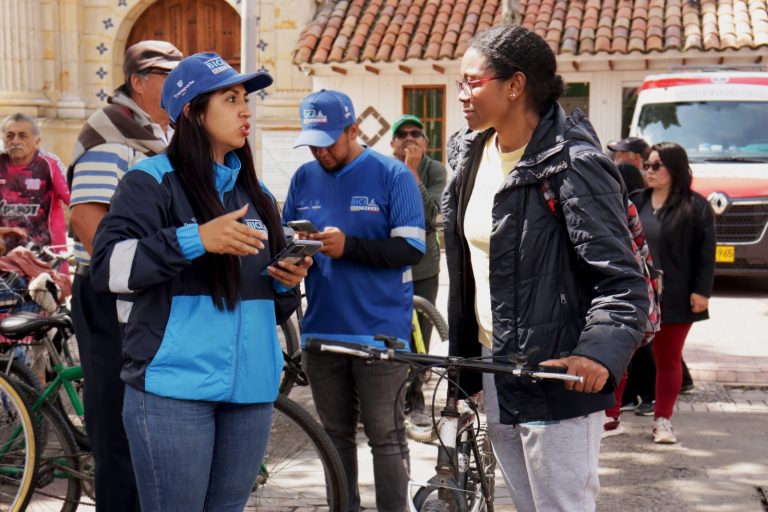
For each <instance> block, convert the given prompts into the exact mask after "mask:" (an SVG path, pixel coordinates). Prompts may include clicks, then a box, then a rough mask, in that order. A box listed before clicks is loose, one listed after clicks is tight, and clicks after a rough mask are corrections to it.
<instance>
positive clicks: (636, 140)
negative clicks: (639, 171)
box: [608, 137, 649, 156]
mask: <svg viewBox="0 0 768 512" xmlns="http://www.w3.org/2000/svg"><path fill="white" fill-rule="evenodd" d="M648 147H649V146H648V143H647V142H645V141H644V140H643V139H641V138H640V137H627V138H626V139H623V140H620V141H619V142H614V143H612V144H608V149H610V150H611V151H630V152H632V153H637V154H638V155H640V156H644V155H645V151H646V150H647V149H648Z"/></svg>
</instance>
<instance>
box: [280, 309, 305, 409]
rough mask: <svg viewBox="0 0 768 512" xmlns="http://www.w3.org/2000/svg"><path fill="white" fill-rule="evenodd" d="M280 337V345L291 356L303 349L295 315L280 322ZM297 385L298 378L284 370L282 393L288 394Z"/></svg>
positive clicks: (281, 382)
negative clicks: (294, 319) (294, 320)
mask: <svg viewBox="0 0 768 512" xmlns="http://www.w3.org/2000/svg"><path fill="white" fill-rule="evenodd" d="M278 338H279V339H280V347H281V348H282V349H283V352H285V353H286V354H288V356H289V357H298V354H299V353H300V351H301V341H300V339H299V333H298V331H297V329H296V325H295V324H294V322H293V317H291V318H289V319H288V320H286V321H285V322H283V323H282V324H280V332H278ZM295 385H296V380H295V379H294V378H293V376H292V375H291V374H290V373H289V372H283V375H282V377H281V378H280V394H281V395H285V396H288V395H289V394H290V392H291V390H292V389H293V386H295Z"/></svg>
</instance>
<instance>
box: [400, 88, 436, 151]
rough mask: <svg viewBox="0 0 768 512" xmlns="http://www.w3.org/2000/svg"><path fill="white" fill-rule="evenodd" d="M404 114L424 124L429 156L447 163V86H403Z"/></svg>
mask: <svg viewBox="0 0 768 512" xmlns="http://www.w3.org/2000/svg"><path fill="white" fill-rule="evenodd" d="M403 113H404V114H411V115H414V116H416V117H418V118H419V119H421V121H422V122H423V123H424V131H425V133H426V135H427V141H428V142H427V156H428V157H430V158H432V159H433V160H437V161H438V162H443V163H445V86H444V85H406V86H403Z"/></svg>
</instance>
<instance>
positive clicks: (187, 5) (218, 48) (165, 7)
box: [126, 0, 240, 69]
mask: <svg viewBox="0 0 768 512" xmlns="http://www.w3.org/2000/svg"><path fill="white" fill-rule="evenodd" d="M145 39H162V40H165V41H170V42H172V43H173V44H175V45H176V47H178V48H179V50H181V51H182V52H183V53H184V55H191V54H193V53H197V52H204V51H214V52H216V53H218V54H219V55H221V56H222V57H224V59H225V60H226V61H227V62H229V64H230V65H232V66H233V67H234V68H236V69H240V15H239V14H238V13H237V11H235V10H234V9H233V8H232V7H231V6H230V5H229V4H228V3H227V2H226V1H225V0H159V1H158V2H156V3H154V4H152V5H151V6H150V7H149V8H148V9H147V10H146V11H144V12H143V13H142V14H141V16H140V17H139V19H138V20H136V23H135V24H134V25H133V28H131V33H130V35H129V36H128V44H127V45H126V48H127V47H128V46H131V45H132V44H134V43H137V42H139V41H143V40H145Z"/></svg>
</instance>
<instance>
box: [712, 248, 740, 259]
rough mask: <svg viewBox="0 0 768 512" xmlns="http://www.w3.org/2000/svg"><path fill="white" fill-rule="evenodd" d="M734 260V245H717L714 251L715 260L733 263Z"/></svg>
mask: <svg viewBox="0 0 768 512" xmlns="http://www.w3.org/2000/svg"><path fill="white" fill-rule="evenodd" d="M735 261H736V247H734V246H732V245H718V246H717V249H716V251H715V262H717V263H733V262H735Z"/></svg>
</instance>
